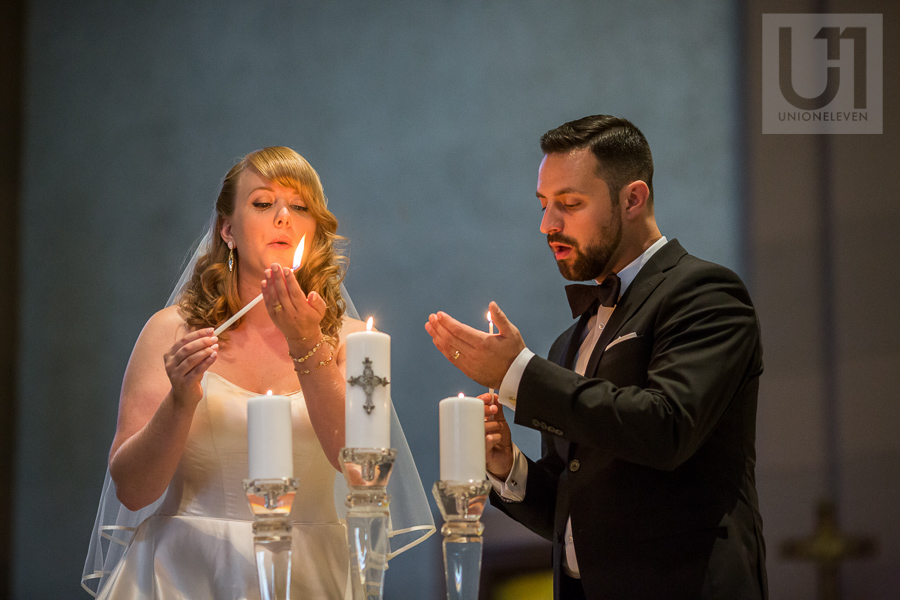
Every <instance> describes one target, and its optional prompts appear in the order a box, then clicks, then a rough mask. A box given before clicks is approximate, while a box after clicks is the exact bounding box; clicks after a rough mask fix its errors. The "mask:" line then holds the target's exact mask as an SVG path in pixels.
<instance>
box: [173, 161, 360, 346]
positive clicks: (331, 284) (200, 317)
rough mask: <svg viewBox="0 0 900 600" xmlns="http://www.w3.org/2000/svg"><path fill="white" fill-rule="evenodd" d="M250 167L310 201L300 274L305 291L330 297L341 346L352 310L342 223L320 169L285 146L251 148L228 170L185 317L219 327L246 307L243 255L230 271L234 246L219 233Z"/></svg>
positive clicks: (328, 324)
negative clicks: (344, 285) (310, 231)
mask: <svg viewBox="0 0 900 600" xmlns="http://www.w3.org/2000/svg"><path fill="white" fill-rule="evenodd" d="M248 168H253V169H256V170H257V171H258V172H259V174H260V175H262V176H263V177H264V178H265V179H268V180H269V181H274V182H276V183H278V184H279V185H283V186H285V187H290V188H293V189H295V190H296V191H297V193H298V194H300V196H301V197H302V198H303V200H304V201H305V203H306V206H307V208H308V209H309V214H311V215H312V216H313V218H314V219H315V220H316V225H317V226H316V234H315V237H314V238H313V241H312V248H311V249H310V251H309V253H308V255H307V258H306V259H305V262H304V264H303V266H302V267H301V268H300V270H299V271H297V273H296V277H297V281H298V282H299V283H300V287H302V288H303V291H304V292H306V293H307V294H308V293H310V292H312V291H315V292H318V294H319V295H320V296H322V299H323V300H325V305H326V310H325V316H324V317H323V318H322V324H321V326H322V333H324V334H325V338H326V339H327V340H328V342H329V343H331V344H332V345H336V344H337V339H338V336H339V332H340V328H341V318H342V317H343V315H344V311H345V310H346V303H345V302H344V299H343V297H342V296H341V290H340V284H341V281H342V280H343V279H344V274H345V267H346V264H347V258H346V257H345V256H343V255H342V254H341V252H340V251H339V248H338V244H339V242H340V241H342V240H343V239H344V238H343V237H341V236H339V235H338V234H337V227H338V221H337V219H336V218H335V216H334V215H333V214H331V211H329V210H328V199H327V198H326V197H325V192H324V190H323V189H322V182H321V181H320V180H319V175H318V173H316V171H315V169H313V168H312V165H310V164H309V163H308V162H307V161H306V159H305V158H303V157H302V156H300V155H299V154H297V153H296V152H294V151H293V150H291V149H290V148H285V147H284V146H272V147H269V148H263V149H262V150H256V151H255V152H251V153H250V154H248V155H247V156H245V157H244V158H243V159H242V160H241V161H240V162H239V163H238V164H236V165H235V166H234V167H232V169H231V170H230V171H228V174H227V175H226V176H225V180H224V181H223V182H222V190H221V191H220V192H219V198H218V199H217V200H216V218H215V220H214V221H213V224H212V230H211V231H210V249H209V251H208V252H207V253H206V254H204V255H203V256H200V257H199V258H198V259H197V264H196V265H195V267H194V272H193V274H192V276H191V279H190V281H189V282H188V283H187V285H186V286H185V290H184V292H183V293H182V295H181V298H180V300H179V302H178V305H179V308H180V310H181V312H182V315H183V316H184V319H185V321H186V322H187V324H188V326H190V327H191V328H192V329H200V328H203V327H215V326H217V325H219V324H221V323H223V322H224V321H225V320H227V319H228V318H229V317H231V315H233V314H234V313H236V312H237V311H239V310H240V309H241V308H242V304H241V298H240V296H239V294H238V277H237V275H238V271H239V269H240V258H239V256H238V253H237V252H235V253H234V268H233V270H232V271H229V269H228V264H227V263H228V255H229V250H228V246H227V245H226V244H225V241H224V240H223V239H222V236H221V235H219V232H220V231H221V229H222V225H223V219H225V218H227V217H230V216H231V215H232V214H234V208H235V196H236V195H237V185H238V180H239V179H240V175H241V173H243V172H244V171H246V170H247V169H248ZM307 243H309V242H307ZM240 323H241V321H238V322H237V323H236V324H235V325H233V327H238V326H239V325H240ZM223 337H224V336H223Z"/></svg>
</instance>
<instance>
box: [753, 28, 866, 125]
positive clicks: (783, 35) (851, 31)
mask: <svg viewBox="0 0 900 600" xmlns="http://www.w3.org/2000/svg"><path fill="white" fill-rule="evenodd" d="M762 44H763V47H762V58H763V64H762V72H763V81H762V92H763V94H762V96H763V97H762V108H763V110H762V125H763V133H803V134H808V133H824V134H837V133H869V134H871V133H875V134H880V133H881V132H882V122H883V96H882V74H883V63H882V60H883V59H882V46H883V44H882V17H881V15H850V14H807V15H793V14H791V15H789V14H765V15H763V35H762Z"/></svg>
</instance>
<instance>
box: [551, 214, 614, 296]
mask: <svg viewBox="0 0 900 600" xmlns="http://www.w3.org/2000/svg"><path fill="white" fill-rule="evenodd" d="M597 237H598V240H597V243H596V244H592V245H590V246H587V247H586V248H585V249H584V250H582V249H581V246H580V244H579V243H578V241H577V240H575V239H574V238H570V237H568V236H564V235H562V234H558V233H551V234H550V235H548V236H547V243H548V244H549V243H551V242H558V243H560V244H566V245H567V246H571V247H572V255H573V256H572V257H570V258H567V259H564V260H558V261H556V266H557V268H559V272H560V274H562V276H563V277H565V278H566V279H568V280H569V281H588V280H589V279H596V278H597V277H599V276H600V275H602V274H603V273H605V272H606V271H607V269H608V268H609V262H610V260H611V259H612V256H613V254H614V253H615V251H616V249H617V248H618V247H619V244H620V243H621V241H622V218H621V217H620V216H619V215H618V214H615V216H614V217H613V221H612V222H611V223H610V224H609V225H606V226H604V227H602V228H601V229H600V234H599V235H598V236H597Z"/></svg>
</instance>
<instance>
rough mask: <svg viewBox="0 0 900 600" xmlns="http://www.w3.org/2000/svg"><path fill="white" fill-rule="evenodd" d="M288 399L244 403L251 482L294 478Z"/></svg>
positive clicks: (267, 398)
mask: <svg viewBox="0 0 900 600" xmlns="http://www.w3.org/2000/svg"><path fill="white" fill-rule="evenodd" d="M291 433H292V432H291V400H290V398H288V397H287V396H273V395H271V392H269V395H267V396H257V397H255V398H250V399H249V400H247V451H248V454H249V457H248V461H249V463H250V479H251V480H252V479H281V478H282V477H293V476H294V454H293V443H292V440H291Z"/></svg>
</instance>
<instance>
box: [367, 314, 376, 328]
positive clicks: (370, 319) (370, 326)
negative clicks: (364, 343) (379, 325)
mask: <svg viewBox="0 0 900 600" xmlns="http://www.w3.org/2000/svg"><path fill="white" fill-rule="evenodd" d="M374 322H375V319H374V318H373V317H369V320H368V321H366V331H372V323H374Z"/></svg>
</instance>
